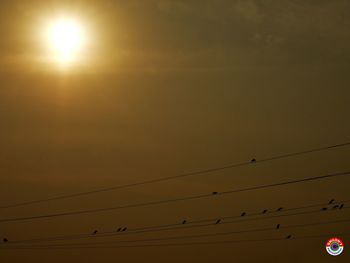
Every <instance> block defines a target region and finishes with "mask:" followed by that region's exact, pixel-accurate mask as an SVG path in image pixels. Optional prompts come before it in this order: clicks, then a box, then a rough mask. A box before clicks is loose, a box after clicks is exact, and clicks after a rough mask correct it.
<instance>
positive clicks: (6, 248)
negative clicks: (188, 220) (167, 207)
mask: <svg viewBox="0 0 350 263" xmlns="http://www.w3.org/2000/svg"><path fill="white" fill-rule="evenodd" d="M349 220H350V219H348V220H347V221H349ZM330 235H334V233H329V234H321V235H308V236H300V237H294V236H291V238H290V239H286V237H283V238H265V239H240V240H224V241H206V242H187V243H168V244H142V245H128V246H80V247H78V246H76V247H72V246H6V247H5V246H0V250H1V249H2V250H11V249H14V250H15V249H28V250H44V249H51V250H52V249H92V248H100V249H101V248H103V249H107V248H112V249H116V248H141V247H168V246H192V245H215V244H231V243H241V242H265V241H282V240H289V241H291V240H298V239H310V238H320V237H325V236H326V237H328V236H330ZM338 235H349V233H338Z"/></svg>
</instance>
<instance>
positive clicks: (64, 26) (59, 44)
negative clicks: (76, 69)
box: [47, 18, 85, 64]
mask: <svg viewBox="0 0 350 263" xmlns="http://www.w3.org/2000/svg"><path fill="white" fill-rule="evenodd" d="M47 40H48V45H49V49H50V53H51V54H50V56H52V57H53V58H54V59H55V60H56V61H58V62H60V63H64V64H67V63H71V62H72V61H74V60H76V59H77V56H78V54H79V53H80V52H81V49H82V47H83V46H84V43H85V36H84V31H83V29H82V27H81V25H80V24H79V23H77V22H76V21H75V20H72V19H66V18H64V19H58V20H56V21H54V22H52V23H51V24H49V26H48V30H47Z"/></svg>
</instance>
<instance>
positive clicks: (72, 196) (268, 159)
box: [0, 142, 350, 209]
mask: <svg viewBox="0 0 350 263" xmlns="http://www.w3.org/2000/svg"><path fill="white" fill-rule="evenodd" d="M349 145H350V142H345V143H341V144H334V145H329V146H325V147H319V148H314V149H309V150H304V151H299V152H293V153H286V154H282V155H276V156H272V157H268V158H264V159H260V160H255V159H254V162H252V161H248V162H241V163H235V164H229V165H224V166H219V167H214V168H209V169H203V170H199V171H196V172H188V173H183V174H179V175H174V176H168V177H162V178H157V179H151V180H145V181H140V182H135V183H130V184H124V185H119V186H113V187H107V188H101V189H97V190H91V191H85V192H80V193H74V194H68V195H61V196H56V197H50V198H44V199H37V200H32V201H27V202H21V203H15V204H9V205H3V206H0V209H6V208H13V207H20V206H27V205H32V204H37V203H43V202H50V201H55V200H62V199H68V198H76V197H80V196H85V195H90V194H97V193H102V192H109V191H115V190H119V189H124V188H130V187H135V186H140V185H146V184H153V183H159V182H164V181H169V180H174V179H178V178H184V177H189V176H196V175H202V174H208V173H213V172H218V171H221V170H226V169H232V168H237V167H242V166H247V165H254V164H257V163H263V162H270V161H274V160H279V159H285V158H290V157H294V156H299V155H304V154H309V153H314V152H320V151H326V150H330V149H335V148H340V147H345V146H349Z"/></svg>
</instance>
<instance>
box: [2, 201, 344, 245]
mask: <svg viewBox="0 0 350 263" xmlns="http://www.w3.org/2000/svg"><path fill="white" fill-rule="evenodd" d="M348 202H350V200H344V201H341V202H336V203H334V204H333V205H335V204H345V203H348ZM325 205H326V204H324V203H322V204H313V205H307V206H299V207H293V208H287V209H284V211H283V212H278V211H276V210H275V211H271V212H268V213H270V214H277V215H272V216H266V215H263V217H254V218H249V217H252V216H262V214H261V213H253V214H249V215H247V216H246V218H241V216H236V215H233V216H225V217H216V218H210V219H201V220H196V221H191V222H188V225H183V224H181V223H180V224H179V223H176V224H163V225H157V226H149V227H138V228H133V229H130V230H129V231H128V232H116V231H105V232H100V234H98V235H94V236H91V234H86V233H84V234H76V235H64V236H55V237H47V238H36V239H27V240H17V241H11V242H9V243H10V244H23V243H36V242H43V241H66V240H76V239H85V238H96V237H98V238H101V237H111V236H120V235H121V236H124V235H130V234H142V233H154V232H162V231H169V230H178V229H192V228H202V227H208V226H216V225H214V224H213V222H214V221H216V220H217V219H218V218H221V219H223V220H225V219H236V220H232V221H223V222H221V225H222V224H224V225H226V224H233V223H241V222H247V221H259V220H266V219H272V218H280V217H289V216H297V215H308V214H314V213H324V211H322V210H321V209H317V210H312V211H304V212H298V213H289V214H283V213H284V212H289V211H295V210H302V209H306V208H314V207H320V206H325ZM348 208H350V207H344V208H343V209H348ZM327 211H335V210H334V209H333V210H327ZM281 213H282V214H281ZM238 218H241V219H240V220H237V219H238ZM199 223H206V224H199Z"/></svg>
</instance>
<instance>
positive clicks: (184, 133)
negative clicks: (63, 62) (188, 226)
mask: <svg viewBox="0 0 350 263" xmlns="http://www.w3.org/2000/svg"><path fill="white" fill-rule="evenodd" d="M349 11H350V1H345V0H344V1H341V0H339V1H338V0H334V1H325V0H318V1H311V0H310V1H305V0H304V1H301V0H300V1H299V0H294V1H292V0H264V1H258V0H241V1H238V0H237V1H233V0H231V1H229V0H217V1H214V0H213V1H206V0H202V1H199V0H198V1H190V0H188V1H176V0H174V1H170V0H169V1H168V0H158V1H157V0H129V1H127V0H126V1H112V0H101V1H88V0H87V1H78V0H77V1H49V0H46V1H43V0H37V1H36V0H33V1H31V0H28V1H19V0H18V1H17V0H12V1H7V0H2V1H1V2H0V36H1V37H0V83H1V87H0V206H2V205H7V204H12V203H16V202H22V201H28V200H35V199H40V198H46V197H51V196H59V195H64V194H71V193H76V192H81V191H86V190H94V189H99V188H105V187H110V186H115V185H120V184H125V183H133V182H138V181H143V180H150V179H153V178H161V177H166V176H172V175H176V174H179V173H182V172H186V171H196V170H200V169H206V168H210V167H216V166H221V165H226V164H229V163H236V162H244V161H249V160H251V159H252V158H256V159H257V160H259V159H262V158H266V157H270V156H274V155H279V154H284V153H289V152H294V151H301V150H307V149H311V148H317V147H322V146H327V145H332V144H337V143H343V142H347V141H350V122H349V113H350V99H349V98H350V91H349V84H350V75H349V73H348V71H349V62H350V30H349V28H350V16H349ZM62 14H63V15H66V16H68V17H74V18H76V19H77V21H79V22H80V23H81V24H82V25H83V26H84V28H85V29H86V32H87V34H88V36H89V38H88V41H87V44H86V46H85V48H84V50H82V55H81V56H80V57H79V59H77V61H75V63H74V64H72V65H71V66H69V67H66V68H64V69H62V68H60V67H58V65H57V64H55V63H53V62H52V61H49V60H48V59H47V46H46V42H45V41H44V40H43V38H42V32H43V29H44V28H45V27H46V26H47V24H48V23H50V22H51V21H52V20H54V19H55V18H56V17H57V16H60V15H62ZM349 157H350V147H344V148H341V149H340V148H339V149H334V150H329V151H325V152H319V153H315V154H310V155H304V156H300V157H294V158H290V159H284V160H278V161H273V162H269V163H263V164H256V165H255V166H249V167H241V168H236V169H232V170H225V171H221V172H217V173H212V174H210V175H203V176H196V177H189V178H183V179H179V180H173V181H168V182H163V183H157V184H151V185H147V186H146V185H145V186H139V187H134V188H129V189H123V190H120V191H114V192H109V193H103V194H95V195H91V196H86V197H81V198H75V199H69V200H62V201H55V202H49V203H42V204H37V205H32V206H26V207H17V208H11V209H1V210H0V220H1V219H3V218H10V217H17V216H20V217H21V216H30V215H37V214H46V213H56V212H64V211H73V210H79V209H90V208H92V209H93V208H103V207H108V206H116V205H125V204H133V203H139V202H148V201H157V200H162V199H169V198H176V197H183V196H188V195H193V194H203V193H211V192H213V191H219V192H220V191H225V190H229V189H236V188H241V187H248V186H254V185H260V184H265V183H274V182H281V181H284V180H293V179H298V178H303V177H309V176H319V175H324V174H328V173H334V172H343V171H348V170H349V169H350V162H349ZM349 183H350V179H348V178H347V177H339V178H336V179H328V180H324V181H319V182H309V183H305V184H299V185H293V186H284V187H279V188H273V189H266V190H259V191H252V192H245V193H238V194H234V195H229V196H222V197H221V196H218V197H217V198H213V199H205V200H204V199H203V200H192V201H184V202H179V203H174V204H165V205H157V206H150V207H144V208H133V209H125V210H120V211H113V212H106V213H99V214H93V215H79V216H72V217H60V218H55V219H45V220H35V221H24V222H12V223H0V238H1V239H2V238H3V237H7V238H8V239H9V240H16V239H28V238H41V237H48V236H56V235H67V234H68V235H69V234H77V233H78V234H79V233H90V232H92V231H93V230H95V229H98V230H99V231H110V230H113V229H115V228H116V227H119V226H120V225H123V226H124V225H127V226H128V227H129V228H135V227H143V226H149V225H158V224H168V223H170V224H171V223H174V222H181V221H182V220H183V219H187V220H188V221H191V220H199V219H203V218H217V217H220V216H229V215H235V214H237V215H240V214H241V213H242V212H243V211H245V212H247V214H249V213H254V212H259V211H262V210H263V209H265V208H267V209H270V208H271V209H275V208H277V207H280V206H282V207H285V208H287V207H298V206H302V205H309V204H318V203H327V202H328V201H329V200H330V199H332V198H335V199H336V200H346V199H350V195H349ZM349 217H350V213H349V211H348V210H346V209H344V210H342V211H336V212H329V213H328V214H314V215H304V216H291V217H286V218H283V217H282V218H278V219H271V220H261V221H253V222H245V223H240V224H231V225H230V224H228V225H222V226H217V227H216V228H215V227H209V228H205V229H203V228H200V229H192V230H181V231H168V232H164V233H162V232H159V233H150V234H140V235H130V236H128V239H130V240H133V239H143V238H148V237H150V238H159V237H169V236H177V235H191V234H195V235H196V234H207V233H216V232H221V231H236V230H238V231H239V230H247V229H252V228H259V227H270V226H274V225H276V224H277V223H281V224H282V226H283V225H284V224H286V225H288V224H298V223H300V224H303V223H305V224H307V223H313V222H320V221H327V220H329V221H330V220H342V219H349ZM348 226H349V223H342V224H331V225H321V226H317V227H304V228H298V229H285V230H284V229H280V230H279V232H276V231H266V232H256V233H250V234H239V235H231V236H224V237H212V238H202V239H190V240H185V241H183V240H181V241H180V242H191V241H192V242H196V241H220V240H232V239H237V240H240V239H265V238H279V237H281V236H283V237H284V236H286V235H288V234H293V235H295V236H298V235H299V236H303V235H315V234H328V233H334V235H336V234H337V233H344V232H346V231H348V233H349V234H350V232H349V227H348ZM349 234H348V235H343V236H341V237H342V238H343V241H344V242H345V250H344V253H343V255H342V256H340V257H338V258H336V259H335V260H337V262H348V261H349V258H350V256H349V255H350V254H349V251H348V248H347V246H350V238H349ZM329 237H332V236H329ZM111 240H119V239H118V238H114V239H113V238H100V239H98V241H111ZM326 240H327V237H321V238H318V239H317V238H316V239H306V240H288V241H284V240H283V241H269V242H250V243H238V244H237V243H236V244H225V245H207V246H190V247H166V248H165V247H154V248H128V249H113V250H112V249H91V250H79V249H76V250H54V251H46V250H44V251H40V250H39V251H21V250H20V251H17V250H6V251H5V250H0V262H3V261H4V262H11V263H12V262H13V263H17V262H38V261H39V262H60V263H61V262H67V263H70V262H116V261H122V262H140V261H144V262H216V261H217V262H220V261H221V262H232V261H235V262H256V261H258V260H260V261H263V262H269V261H270V262H271V261H278V262H295V261H298V262H307V261H308V262H310V261H311V262H314V261H315V262H316V261H317V262H330V260H331V259H333V260H334V258H331V256H329V255H328V254H327V253H326V251H325V242H326ZM90 241H91V240H90ZM71 242H72V243H81V242H89V240H77V241H71ZM91 242H94V241H91ZM174 242H175V241H174ZM64 243H65V244H67V243H68V242H67V241H65V242H64ZM158 243H166V241H162V242H158ZM0 246H3V244H0Z"/></svg>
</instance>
